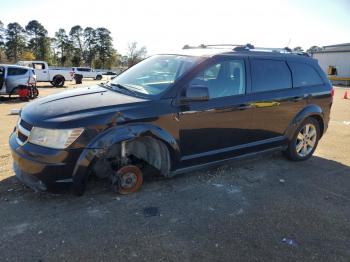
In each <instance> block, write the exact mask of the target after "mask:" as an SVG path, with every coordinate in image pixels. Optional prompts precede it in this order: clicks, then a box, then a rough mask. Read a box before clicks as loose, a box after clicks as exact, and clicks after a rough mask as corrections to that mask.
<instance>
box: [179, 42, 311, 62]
mask: <svg viewBox="0 0 350 262" xmlns="http://www.w3.org/2000/svg"><path fill="white" fill-rule="evenodd" d="M173 54H177V55H188V56H203V57H212V56H215V55H233V54H244V55H245V56H252V57H267V56H271V57H283V58H286V57H288V58H292V59H300V60H308V61H310V60H315V59H313V58H311V57H310V56H309V55H308V54H307V53H304V52H294V51H292V50H290V49H289V48H266V47H254V46H252V45H250V44H247V45H228V44H224V45H200V46H198V47H191V46H188V45H186V46H184V48H183V49H182V50H179V51H178V52H174V53H173Z"/></svg>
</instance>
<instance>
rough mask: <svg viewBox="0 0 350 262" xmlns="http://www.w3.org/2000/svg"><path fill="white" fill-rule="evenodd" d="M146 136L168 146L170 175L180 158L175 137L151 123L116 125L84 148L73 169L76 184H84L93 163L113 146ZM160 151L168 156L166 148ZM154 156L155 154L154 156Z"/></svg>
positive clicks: (140, 139)
mask: <svg viewBox="0 0 350 262" xmlns="http://www.w3.org/2000/svg"><path fill="white" fill-rule="evenodd" d="M146 137H150V138H151V139H152V140H155V141H157V142H158V143H161V144H163V145H165V146H166V149H167V151H168V152H169V163H168V164H169V167H168V171H169V174H166V175H170V170H171V169H172V168H173V166H174V165H176V164H177V163H178V161H179V159H180V153H179V147H178V144H177V142H176V140H175V138H173V137H172V136H171V135H170V134H169V133H168V132H166V131H165V130H163V129H161V128H159V127H157V126H154V125H150V124H146V125H145V124H143V125H127V126H123V127H117V126H116V127H112V128H109V129H107V130H105V131H104V132H102V133H100V134H99V135H97V136H96V137H95V138H94V139H93V140H92V141H91V142H90V143H89V145H88V146H87V147H86V148H85V149H84V150H83V152H82V153H81V155H80V157H79V159H78V161H77V162H76V164H75V168H74V171H73V175H72V177H73V183H74V185H78V186H79V185H80V184H84V183H85V182H86V179H87V177H88V176H89V173H90V171H91V168H92V166H93V164H94V163H95V162H96V161H97V160H98V159H101V158H103V157H105V156H106V154H108V152H109V150H110V149H111V148H113V147H114V146H118V145H120V143H121V142H127V143H132V142H133V141H136V140H139V141H142V139H145V138H146ZM161 144H158V145H159V147H160V148H161V147H162V146H161ZM154 145H155V144H154ZM133 149H135V147H133ZM158 152H159V153H161V155H162V157H166V156H165V155H164V154H162V153H164V152H165V151H164V150H163V151H162V150H160V151H158ZM154 156H155V155H153V156H152V157H154ZM161 161H163V159H162V160H161ZM163 168H165V167H163Z"/></svg>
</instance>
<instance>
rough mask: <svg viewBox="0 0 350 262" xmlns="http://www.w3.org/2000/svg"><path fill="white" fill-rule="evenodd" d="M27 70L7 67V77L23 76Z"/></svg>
mask: <svg viewBox="0 0 350 262" xmlns="http://www.w3.org/2000/svg"><path fill="white" fill-rule="evenodd" d="M27 71H28V70H27V69H24V68H16V67H9V68H7V75H8V76H19V75H24V74H26V73H27Z"/></svg>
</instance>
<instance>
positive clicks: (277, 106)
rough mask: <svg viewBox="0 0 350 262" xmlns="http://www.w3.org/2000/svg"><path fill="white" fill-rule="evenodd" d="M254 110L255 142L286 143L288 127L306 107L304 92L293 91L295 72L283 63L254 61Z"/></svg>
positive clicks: (281, 60) (252, 98) (273, 60)
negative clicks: (293, 75)
mask: <svg viewBox="0 0 350 262" xmlns="http://www.w3.org/2000/svg"><path fill="white" fill-rule="evenodd" d="M250 66H251V72H252V73H251V77H252V90H251V94H250V97H251V106H252V110H251V111H252V125H253V128H254V130H255V136H254V140H256V141H262V142H264V141H265V142H278V141H283V140H284V134H285V132H286V130H287V127H288V126H289V125H290V124H291V121H292V120H293V118H294V117H295V116H296V114H297V113H298V112H299V111H301V110H302V109H303V107H304V106H305V105H306V97H305V96H304V93H303V91H302V90H301V89H300V88H293V83H292V72H291V70H290V68H289V66H288V64H287V62H286V61H285V60H283V59H277V58H271V59H265V58H264V59H260V58H251V59H250Z"/></svg>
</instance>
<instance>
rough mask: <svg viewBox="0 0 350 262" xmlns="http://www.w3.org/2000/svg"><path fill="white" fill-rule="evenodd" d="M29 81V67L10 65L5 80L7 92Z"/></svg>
mask: <svg viewBox="0 0 350 262" xmlns="http://www.w3.org/2000/svg"><path fill="white" fill-rule="evenodd" d="M28 81H29V74H28V69H26V68H21V67H8V68H7V76H6V80H5V85H6V92H7V93H8V94H9V93H11V92H12V91H13V90H14V89H15V88H16V87H18V86H20V85H27V83H28Z"/></svg>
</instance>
